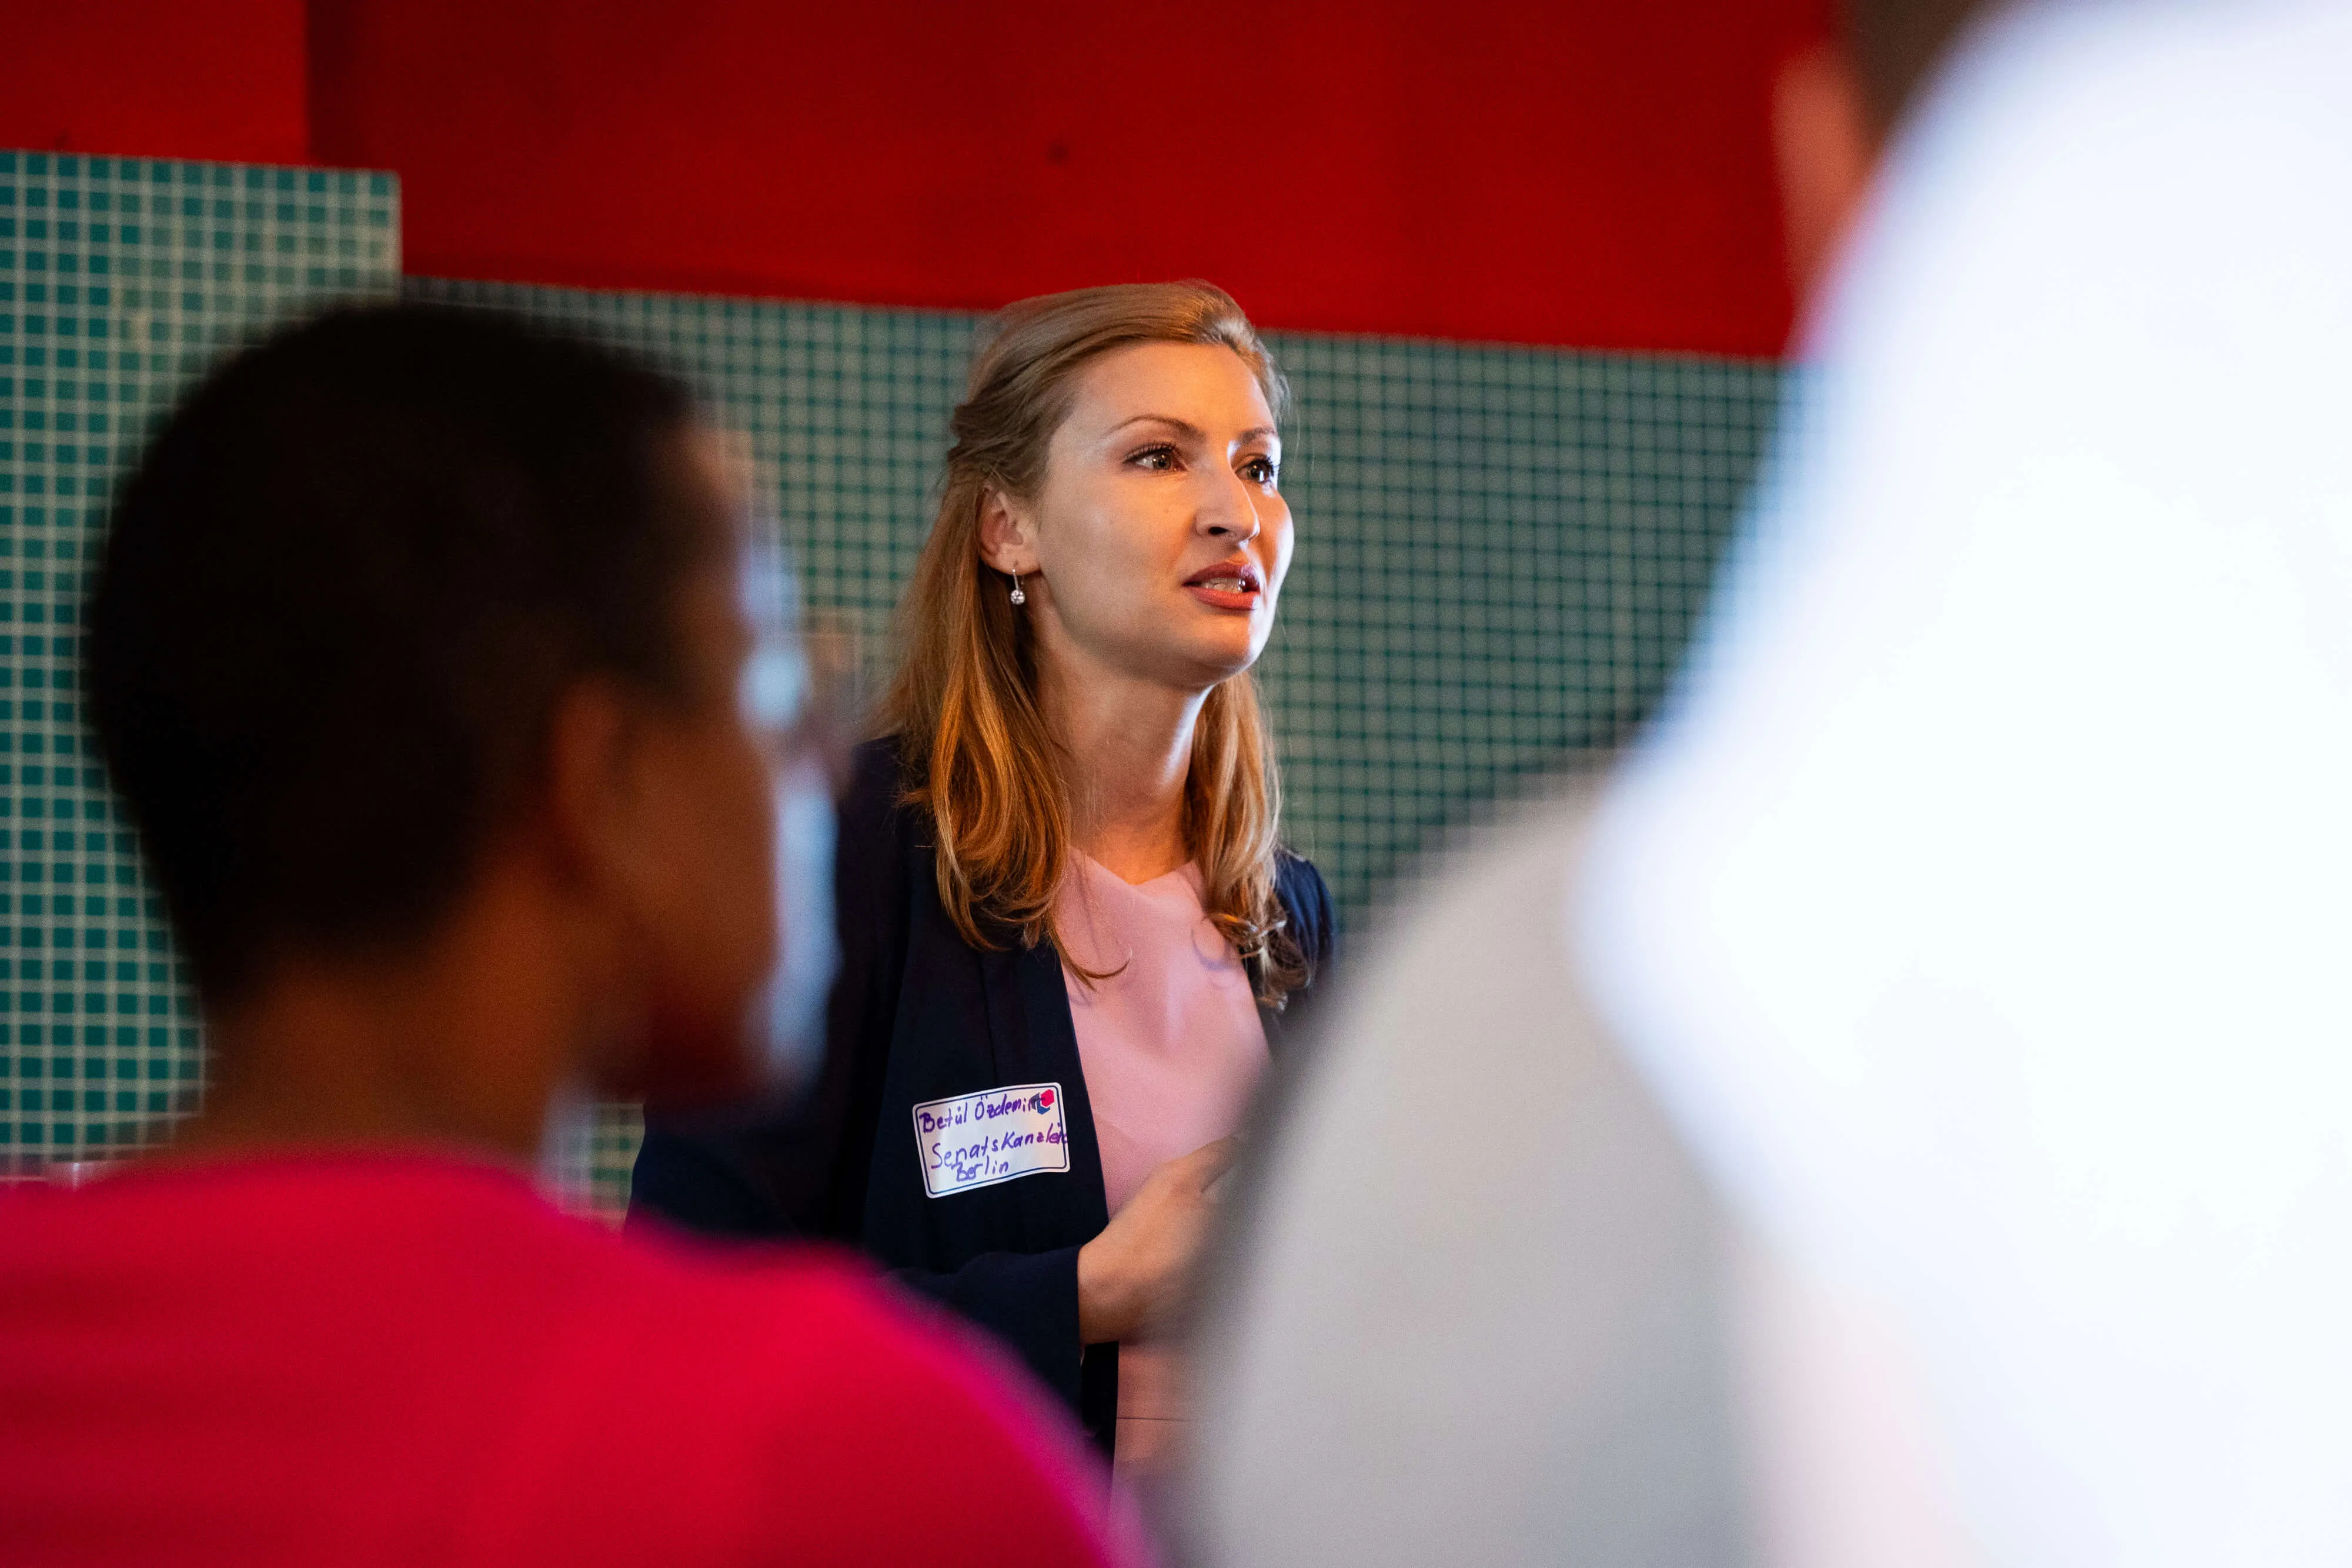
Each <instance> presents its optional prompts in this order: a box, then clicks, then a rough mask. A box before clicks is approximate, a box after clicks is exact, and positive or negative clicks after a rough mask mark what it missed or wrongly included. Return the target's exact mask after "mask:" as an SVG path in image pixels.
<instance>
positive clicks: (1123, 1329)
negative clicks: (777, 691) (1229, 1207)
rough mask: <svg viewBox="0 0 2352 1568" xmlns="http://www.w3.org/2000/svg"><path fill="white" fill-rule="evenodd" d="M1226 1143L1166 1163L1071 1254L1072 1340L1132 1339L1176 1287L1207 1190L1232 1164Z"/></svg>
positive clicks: (1194, 1246)
mask: <svg viewBox="0 0 2352 1568" xmlns="http://www.w3.org/2000/svg"><path fill="white" fill-rule="evenodd" d="M1239 1148H1240V1145H1239V1142H1238V1141H1237V1140H1236V1139H1234V1138H1220V1139H1219V1140H1217V1142H1215V1143H1213V1144H1205V1145H1202V1146H1201V1147H1200V1148H1197V1149H1194V1150H1193V1151H1192V1153H1191V1154H1189V1155H1184V1156H1182V1157H1181V1158H1180V1159H1173V1160H1170V1161H1169V1162H1168V1163H1167V1164H1166V1165H1164V1166H1160V1168H1159V1169H1158V1170H1155V1171H1153V1172H1152V1173H1151V1174H1150V1176H1146V1177H1145V1178H1144V1180H1143V1185H1142V1186H1140V1187H1139V1188H1138V1189H1136V1194H1135V1196H1134V1197H1131V1198H1129V1199H1128V1202H1127V1207H1125V1208H1122V1209H1120V1210H1119V1211H1118V1213H1117V1214H1116V1215H1113V1216H1112V1217H1111V1222H1110V1224H1109V1225H1108V1226H1106V1227H1105V1228H1103V1233H1102V1234H1101V1235H1100V1236H1097V1237H1096V1238H1095V1239H1093V1240H1092V1241H1089V1242H1087V1244H1086V1245H1085V1246H1083V1247H1081V1248H1079V1249H1078V1339H1079V1342H1080V1343H1085V1344H1103V1343H1108V1342H1109V1341H1112V1340H1126V1339H1133V1338H1134V1337H1135V1336H1136V1335H1137V1334H1138V1333H1140V1332H1141V1331H1142V1330H1143V1329H1144V1328H1145V1327H1146V1326H1147V1325H1149V1324H1150V1323H1151V1322H1154V1321H1156V1320H1158V1319H1160V1318H1162V1317H1164V1316H1166V1315H1167V1312H1168V1311H1169V1309H1170V1308H1171V1307H1172V1306H1174V1305H1175V1304H1176V1301H1177V1298H1178V1297H1179V1296H1180V1295H1181V1292H1182V1291H1183V1289H1184V1282H1185V1276H1186V1275H1187V1274H1189V1273H1190V1272H1191V1271H1192V1258H1193V1255H1194V1254H1195V1253H1197V1252H1199V1251H1200V1249H1201V1239H1202V1237H1203V1236H1204V1235H1206V1234H1207V1232H1208V1228H1209V1215H1210V1212H1211V1210H1212V1209H1213V1207H1214V1206H1215V1202H1216V1200H1215V1199H1214V1198H1213V1197H1210V1196H1209V1190H1208V1189H1209V1187H1210V1185H1211V1184H1212V1183H1213V1182H1215V1180H1216V1179H1217V1178H1218V1177H1219V1176H1223V1175H1224V1174H1225V1167H1226V1166H1230V1165H1232V1164H1233V1163H1234V1155H1235V1154H1236V1153H1237V1152H1239Z"/></svg>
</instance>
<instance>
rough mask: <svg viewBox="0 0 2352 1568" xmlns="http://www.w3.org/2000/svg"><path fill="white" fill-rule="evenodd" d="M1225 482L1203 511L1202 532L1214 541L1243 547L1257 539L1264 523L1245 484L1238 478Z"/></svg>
mask: <svg viewBox="0 0 2352 1568" xmlns="http://www.w3.org/2000/svg"><path fill="white" fill-rule="evenodd" d="M1227 481H1228V482H1227V483H1226V484H1224V485H1222V486H1218V488H1217V492H1216V495H1215V497H1214V498H1213V499H1212V500H1211V501H1210V502H1209V504H1208V505H1207V506H1205V507H1202V512H1201V531H1202V533H1204V534H1206V535H1208V536H1209V537H1210V538H1213V539H1231V540H1233V541H1234V543H1235V544H1244V545H1245V544H1247V543H1249V542H1250V540H1252V539H1254V538H1257V536H1258V534H1259V533H1260V532H1261V531H1262V530H1263V529H1264V528H1265V520H1264V519H1263V518H1261V517H1259V516H1258V514H1257V497H1255V496H1253V495H1252V494H1251V493H1250V487H1249V485H1248V482H1247V481H1245V480H1244V479H1243V478H1242V476H1240V475H1238V474H1234V475H1230V476H1227Z"/></svg>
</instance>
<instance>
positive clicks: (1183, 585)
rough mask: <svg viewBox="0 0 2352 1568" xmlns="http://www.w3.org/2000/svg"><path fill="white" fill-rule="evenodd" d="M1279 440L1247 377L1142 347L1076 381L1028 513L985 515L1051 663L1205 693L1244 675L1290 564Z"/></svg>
mask: <svg viewBox="0 0 2352 1568" xmlns="http://www.w3.org/2000/svg"><path fill="white" fill-rule="evenodd" d="M1281 461H1282V442H1281V439H1280V437H1278V436H1277V435H1276V434H1275V428H1274V414H1273V413H1272V411H1271V410H1270V409H1268V408H1267V406H1266V402H1265V393H1264V392H1262V391H1261V390H1260V389H1259V386H1258V382H1257V378H1256V377H1255V375H1253V374H1251V373H1250V368H1249V366H1248V365H1247V364H1246V363H1245V362H1244V361H1243V360H1242V358H1241V356H1240V355H1238V354H1236V353H1234V351H1233V350H1230V349H1227V348H1223V347H1220V346H1217V345H1213V344H1199V343H1142V344H1138V345H1136V346H1134V347H1132V348H1127V349H1119V350H1114V351H1112V352H1110V353H1107V354H1104V355H1102V356H1101V357H1100V358H1098V359H1097V360H1095V361H1092V362H1091V363H1089V364H1088V365H1087V367H1086V368H1085V369H1084V370H1083V371H1080V372H1079V376H1078V382H1077V386H1076V393H1075V396H1074V397H1073V399H1072V401H1071V404H1070V412H1069V415H1068V417H1067V418H1066V419H1065V420H1064V421H1063V422H1062V425H1061V428H1060V429H1058V430H1056V431H1055V433H1054V436H1053V442H1052V444H1051V446H1050V447H1049V448H1048V452H1047V457H1046V463H1045V480H1044V483H1043V485H1042V486H1040V490H1039V494H1038V495H1037V496H1036V497H1035V498H1034V501H1033V502H1030V503H1028V504H1025V505H1024V504H1023V503H1020V502H1013V501H1006V502H1003V503H1002V510H1001V511H999V510H998V509H997V508H996V507H992V509H991V512H992V515H991V516H990V517H984V518H983V526H982V553H983V555H985V556H986V557H987V558H988V559H989V564H990V565H992V566H994V567H996V568H997V570H1001V571H1013V570H1019V571H1022V572H1023V574H1024V578H1023V584H1022V587H1023V591H1024V593H1025V594H1026V595H1027V596H1028V603H1027V605H1026V606H1025V607H1024V613H1027V614H1029V615H1032V616H1033V617H1034V618H1035V619H1036V622H1037V632H1038V637H1039V641H1040V643H1041V645H1042V646H1043V647H1044V648H1045V651H1046V652H1047V653H1048V655H1049V656H1052V657H1055V658H1058V659H1061V660H1063V661H1064V662H1066V663H1075V664H1078V665H1080V666H1081V671H1072V672H1067V673H1071V674H1079V673H1082V672H1083V671H1084V670H1087V669H1091V670H1094V671H1100V672H1103V673H1111V674H1122V675H1126V676H1129V677H1134V678H1140V679H1145V680H1150V681H1153V682H1157V683H1160V684H1164V685H1171V686H1177V687H1181V688H1184V689H1187V690H1194V691H1201V690H1206V689H1207V688H1208V687H1210V686H1212V685H1215V684H1216V683H1217V682H1219V681H1222V680H1223V679H1225V678H1226V677H1227V676H1229V675H1234V674H1240V673H1241V672H1242V671H1244V670H1245V669H1247V668H1249V667H1250V665H1251V664H1253V663H1254V662H1255V660H1256V658H1257V656H1258V653H1259V652H1260V651H1261V650H1262V649H1264V648H1265V639H1266V633H1267V632H1270V631H1271V630H1273V627H1274V609H1275V601H1276V598H1277V596H1278V595H1279V594H1280V593H1281V591H1282V579H1283V575H1284V573H1286V571H1287V570H1289V568H1290V545H1291V529H1290V507H1289V505H1288V504H1287V503H1286V502H1285V501H1284V500H1283V498H1282V493H1281V489H1280V486H1279V484H1278V480H1279V470H1280V466H1281Z"/></svg>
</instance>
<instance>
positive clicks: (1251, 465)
mask: <svg viewBox="0 0 2352 1568" xmlns="http://www.w3.org/2000/svg"><path fill="white" fill-rule="evenodd" d="M1278 474H1279V470H1278V469H1277V468H1276V466H1275V462H1274V459H1273V458H1271V457H1253V458H1251V459H1250V460H1249V461H1248V462H1246V463H1244V464H1243V465H1242V476H1243V477H1244V478H1246V479H1248V480H1249V481H1250V482H1251V483H1253V484H1257V485H1265V486H1272V485H1273V484H1274V483H1275V480H1276V477H1277V476H1278Z"/></svg>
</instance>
